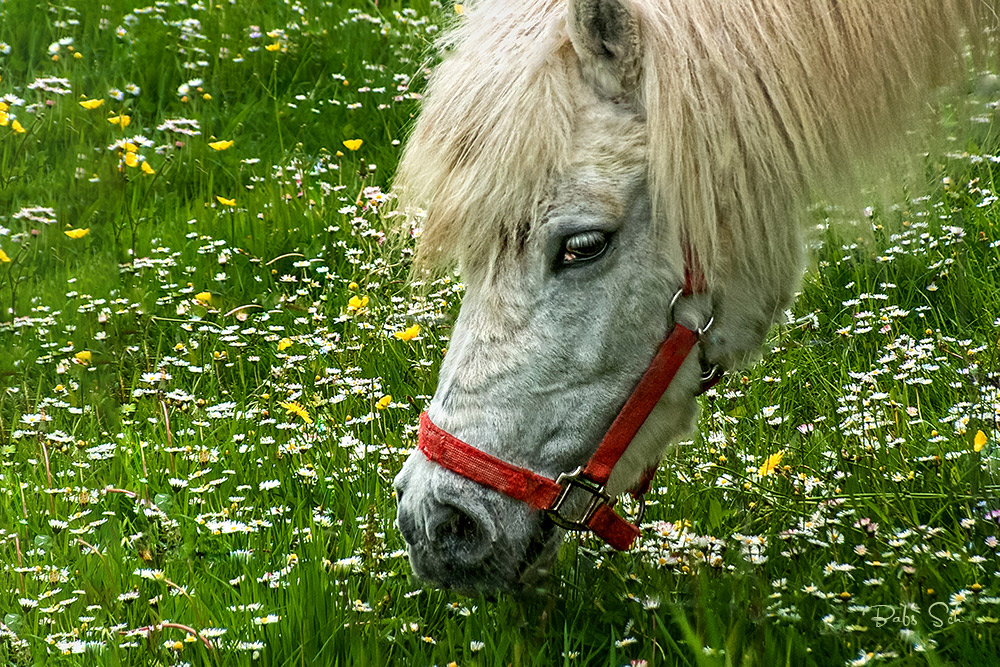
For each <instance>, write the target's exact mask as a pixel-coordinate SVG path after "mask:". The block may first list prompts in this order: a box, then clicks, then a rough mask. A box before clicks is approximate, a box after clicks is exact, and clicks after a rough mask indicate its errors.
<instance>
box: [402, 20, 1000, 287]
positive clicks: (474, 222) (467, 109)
mask: <svg viewBox="0 0 1000 667" xmlns="http://www.w3.org/2000/svg"><path fill="white" fill-rule="evenodd" d="M619 1H621V2H625V3H626V4H628V5H629V7H630V11H632V12H633V13H634V15H635V17H636V20H637V25H638V26H639V30H640V39H639V44H640V48H641V50H642V53H640V54H638V56H639V61H640V62H641V64H642V68H641V69H642V71H641V75H640V76H641V81H640V86H639V90H638V91H636V92H637V95H636V98H637V106H638V109H637V113H639V114H640V115H641V116H643V117H644V119H645V122H646V124H647V131H648V141H649V145H648V160H649V164H648V181H649V186H650V190H651V197H652V201H653V212H654V214H653V220H652V224H653V225H655V226H656V227H657V231H658V232H662V233H660V234H658V238H662V239H664V242H670V243H676V242H678V241H680V242H682V243H683V245H684V248H685V252H686V254H687V256H688V257H690V258H693V259H692V261H694V262H697V263H698V265H699V268H700V270H701V271H702V272H703V273H704V275H705V276H706V279H708V281H709V283H710V284H711V283H712V282H713V281H715V280H716V279H718V278H720V277H721V276H723V275H724V274H725V273H727V272H729V271H731V270H732V267H734V266H739V267H743V268H744V269H752V270H760V269H763V270H766V266H761V264H762V263H764V264H766V263H772V264H773V263H779V262H785V261H794V260H793V255H795V254H796V253H797V252H798V251H799V250H798V247H797V245H798V241H797V239H798V236H797V234H792V233H786V232H785V231H783V230H788V229H790V228H792V227H797V226H799V225H800V224H801V206H802V205H803V204H804V203H805V202H806V201H807V200H808V199H809V198H811V197H814V196H816V195H817V194H818V193H824V192H825V191H826V189H827V187H828V186H829V184H830V183H831V182H832V181H836V180H843V179H844V178H845V177H851V176H854V177H857V175H858V174H862V173H871V171H878V168H879V166H880V165H881V164H884V162H883V161H884V160H885V159H886V157H887V156H888V155H890V154H891V149H894V148H899V147H900V144H901V142H899V141H890V140H889V139H888V138H892V137H895V138H905V137H907V136H908V135H907V133H906V131H905V130H906V128H909V127H913V126H914V121H915V120H917V117H918V116H920V115H922V114H923V115H926V113H925V112H926V111H927V109H928V106H927V102H928V99H929V94H930V93H931V92H933V91H934V89H935V88H937V87H938V86H940V85H942V84H947V83H950V82H955V81H960V80H963V78H964V76H965V73H966V72H967V71H968V62H967V58H966V56H968V55H969V54H977V53H981V52H983V51H984V43H985V37H983V34H984V26H985V24H986V23H987V22H988V21H990V19H989V18H987V17H990V16H995V13H994V12H995V6H994V3H993V2H992V0H905V2H883V1H880V0H840V1H834V0H826V1H815V2H804V1H803V0H726V1H725V2H719V1H718V0H670V1H667V2H665V1H663V0H619ZM466 6H467V7H469V5H466ZM566 13H567V2H566V0H524V1H523V2H517V3H508V2H489V1H487V0H482V1H481V2H479V3H478V4H476V5H473V6H472V7H471V8H469V9H468V10H467V14H466V15H465V16H464V17H462V18H461V20H460V21H459V22H458V25H457V26H456V27H455V28H454V29H453V30H451V31H449V33H448V34H447V35H446V36H445V38H444V40H443V46H444V47H445V50H446V51H447V53H446V54H445V58H444V60H443V62H442V63H441V64H440V65H439V66H438V67H437V68H436V70H435V71H434V72H433V74H432V75H431V78H430V81H429V84H428V89H427V93H426V97H425V101H424V106H423V109H422V112H421V116H420V118H419V120H418V122H417V123H416V125H415V127H414V131H413V134H412V136H411V137H410V139H409V142H408V144H407V147H406V150H405V151H404V155H403V158H402V161H401V163H400V169H399V172H398V174H397V177H396V180H395V187H396V190H397V193H398V194H399V198H400V205H401V207H402V208H403V209H404V210H406V211H407V212H408V214H410V216H411V218H412V219H414V220H415V224H416V225H418V226H420V227H422V230H421V235H420V239H419V244H418V262H422V263H423V264H424V265H449V264H451V263H455V262H458V263H470V262H474V261H477V260H483V261H488V260H489V258H493V257H496V255H497V253H498V252H499V249H501V248H503V247H505V246H507V245H509V244H510V243H511V242H512V241H514V240H516V239H518V238H519V237H523V236H524V235H526V234H527V233H528V231H529V230H530V229H531V227H532V225H533V224H534V223H535V222H536V221H537V219H538V216H539V215H540V214H541V210H540V206H541V205H542V204H543V203H544V201H545V198H546V194H547V190H548V189H549V188H550V187H551V183H552V181H553V178H554V176H556V175H558V174H559V173H561V172H562V170H564V169H566V168H567V166H568V161H569V158H570V154H571V148H572V136H573V131H574V114H575V108H574V105H575V100H577V99H578V95H577V93H578V92H579V90H578V89H579V87H580V86H584V85H587V84H586V83H585V80H586V78H585V77H583V76H581V75H580V74H581V73H580V71H579V69H580V64H579V61H578V60H577V58H576V55H575V53H574V51H573V48H572V46H571V44H570V42H569V39H568V37H567V34H566ZM969 47H972V48H971V50H969ZM904 143H905V142H904ZM866 167H867V168H868V169H869V170H870V171H869V172H864V171H863V170H864V168H866Z"/></svg>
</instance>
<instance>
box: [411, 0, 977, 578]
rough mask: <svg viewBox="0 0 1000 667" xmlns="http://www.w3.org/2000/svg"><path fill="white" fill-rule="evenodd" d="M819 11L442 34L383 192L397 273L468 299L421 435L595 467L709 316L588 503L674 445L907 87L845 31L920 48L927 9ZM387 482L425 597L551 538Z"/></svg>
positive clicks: (521, 567)
mask: <svg viewBox="0 0 1000 667" xmlns="http://www.w3.org/2000/svg"><path fill="white" fill-rule="evenodd" d="M955 1H956V2H959V0H955ZM816 4H818V5H823V7H814V6H813V5H816ZM826 4H827V3H801V2H800V1H799V0H769V1H768V2H764V3H760V2H743V1H742V0H733V2H723V3H720V2H716V1H714V0H712V1H708V0H675V1H674V2H667V3H664V2H652V1H650V2H646V1H644V0H570V1H569V2H566V0H525V1H524V2H518V3H506V2H494V3H486V2H484V3H482V4H480V5H477V6H474V7H473V8H472V9H471V11H468V12H467V13H466V14H465V15H464V16H463V17H462V18H461V19H460V25H459V26H458V27H457V28H456V29H454V30H453V31H451V32H450V33H449V34H448V36H447V37H446V44H445V46H446V47H447V50H448V54H447V56H446V58H445V60H444V62H443V63H442V64H441V65H440V66H439V67H438V68H437V69H436V71H435V72H434V74H433V75H432V77H431V80H430V82H429V86H428V91H427V95H426V98H425V103H424V109H423V111H422V113H421V116H420V118H419V120H418V122H417V124H416V126H415V129H414V132H413V135H412V137H411V139H410V141H409V143H408V145H407V148H406V151H405V153H404V156H403V160H402V162H401V166H400V171H399V173H398V175H397V179H396V189H397V192H398V193H399V195H400V200H401V202H402V205H403V206H407V205H409V206H411V207H412V208H418V207H419V208H421V209H423V211H424V215H423V217H422V218H419V222H418V224H420V225H422V232H421V235H420V240H419V248H418V261H420V262H422V263H423V264H424V265H427V264H433V265H438V266H452V265H456V264H457V266H458V267H459V270H460V271H461V274H462V278H463V281H464V283H465V285H466V293H465V297H464V299H463V303H462V308H461V311H460V314H459V316H458V318H457V320H456V322H455V325H454V330H453V333H452V337H451V341H450V344H449V348H448V351H447V354H446V356H445V360H444V363H443V365H442V367H441V371H440V378H439V384H438V388H437V391H436V393H435V394H434V397H433V400H432V401H431V403H430V405H429V407H428V409H427V411H428V415H429V417H430V419H431V420H432V421H433V423H434V424H436V425H437V426H438V427H440V428H441V429H443V430H444V431H447V432H448V433H450V434H453V435H454V436H456V437H457V438H459V439H461V440H462V441H464V442H466V443H470V444H472V445H474V446H475V447H476V448H478V449H480V450H481V451H483V452H485V453H487V454H490V455H492V456H494V457H497V458H499V459H502V460H503V461H506V462H509V463H510V464H513V465H516V466H520V467H523V468H527V469H529V470H531V471H534V472H536V473H538V474H539V475H542V476H544V477H548V478H553V479H554V478H556V477H558V476H559V475H560V474H561V473H566V472H569V471H572V470H574V469H576V468H578V467H579V466H581V465H582V464H584V463H585V462H586V461H587V460H588V458H589V457H590V456H591V455H592V454H593V453H594V451H595V449H596V448H597V446H598V443H599V442H600V441H601V438H602V436H603V435H604V434H605V432H606V431H607V430H608V428H609V426H610V425H611V423H612V421H613V420H614V419H615V416H616V415H617V414H618V412H619V410H620V409H621V407H622V405H623V404H624V403H625V401H626V399H627V398H628V397H629V395H630V394H631V393H632V391H633V389H634V388H635V386H636V384H637V382H638V381H639V378H640V377H641V376H642V374H643V372H644V371H645V369H646V368H647V366H648V365H649V364H650V361H651V359H652V358H653V357H654V355H655V354H656V351H657V348H658V346H659V345H660V343H661V342H662V341H663V340H664V338H665V336H666V335H667V333H668V331H669V330H670V328H671V326H672V325H673V324H674V323H675V322H680V323H682V324H684V325H685V326H686V327H688V328H691V329H695V328H698V327H701V326H703V325H705V324H706V323H707V322H708V321H709V320H710V319H712V318H714V324H713V326H712V327H711V329H710V330H709V331H708V332H707V333H706V334H705V335H704V336H702V337H701V339H700V340H699V343H698V344H697V346H696V348H695V350H694V351H693V353H692V354H691V355H689V357H688V358H687V360H686V361H685V362H684V364H683V365H682V366H681V367H680V369H679V371H678V373H677V375H676V378H675V380H674V381H673V382H672V383H671V384H670V387H669V388H668V389H667V391H666V393H665V394H664V395H663V397H662V399H661V400H660V401H659V403H658V404H657V405H656V407H655V409H654V410H653V412H652V413H651V415H650V416H649V418H648V419H647V420H646V421H645V423H644V424H643V426H642V428H641V429H640V430H639V432H638V434H637V435H636V437H635V439H634V440H633V442H632V444H631V446H630V447H629V448H628V450H627V451H626V453H625V455H624V456H623V457H622V458H621V459H620V460H619V462H618V463H617V465H616V466H615V467H614V469H613V472H612V473H611V476H610V479H609V481H608V484H607V491H608V492H609V493H610V494H612V495H616V494H620V493H622V492H624V491H626V490H627V489H629V488H631V487H632V486H633V485H635V484H636V482H637V481H638V479H639V477H640V476H641V475H642V473H643V472H644V471H646V470H647V469H648V468H650V467H651V466H653V465H655V463H656V462H657V461H658V460H659V459H660V457H661V456H662V455H663V453H664V451H665V449H666V447H667V445H668V443H670V442H671V441H673V440H676V439H677V437H678V436H680V435H682V434H683V433H685V432H686V431H688V430H690V429H691V428H692V426H693V424H694V421H695V419H696V416H697V402H696V398H695V396H696V393H697V391H698V389H699V386H700V376H701V364H700V363H699V361H701V362H703V363H709V364H718V365H720V366H723V367H727V368H732V367H734V366H736V365H739V364H741V363H744V362H745V361H746V360H748V359H750V358H752V357H753V356H754V355H756V354H757V353H758V351H759V350H760V348H761V345H762V343H763V340H764V337H765V335H766V333H767V331H768V329H769V327H770V326H771V324H772V323H773V322H774V321H775V320H776V319H777V318H778V316H779V315H780V314H781V313H782V312H783V310H784V308H785V307H786V306H787V305H788V303H789V302H790V300H791V297H792V294H793V292H794V290H795V287H796V285H797V284H798V280H799V277H800V275H801V265H802V262H801V256H800V255H801V251H800V248H801V242H800V239H799V233H798V231H797V225H796V224H795V212H796V210H797V207H798V206H799V205H800V204H801V202H802V200H803V197H804V195H805V194H806V192H807V190H808V189H809V187H811V185H812V184H814V183H815V181H816V178H815V177H816V175H817V174H819V173H822V172H823V171H824V170H831V169H832V167H834V166H835V165H836V166H837V167H838V168H839V167H840V166H841V165H840V163H838V160H839V159H840V158H842V157H843V156H844V155H845V154H846V152H847V151H849V150H854V149H855V147H857V146H874V145H876V142H875V141H874V139H875V138H876V137H878V136H881V135H882V134H885V133H886V132H885V130H886V128H887V127H888V126H889V125H891V124H893V123H896V122H898V119H899V117H900V114H899V113H898V112H894V113H888V111H889V110H893V109H896V107H895V106H894V105H895V103H896V102H898V101H899V100H901V99H903V98H904V97H905V96H906V93H907V91H908V90H909V88H908V86H910V85H912V84H913V82H915V81H919V80H922V79H921V78H920V77H921V76H923V74H924V73H923V72H917V71H911V70H910V69H909V68H907V67H906V66H905V65H904V63H905V62H906V58H907V57H908V56H910V55H911V54H910V53H909V52H906V53H897V51H898V49H897V51H894V50H893V49H892V48H888V49H885V50H884V51H885V52H883V51H880V50H879V49H878V48H877V46H878V45H874V44H870V43H868V42H866V41H864V40H865V35H871V33H872V31H871V30H862V29H857V26H856V25H854V24H855V23H857V22H862V21H871V22H875V23H877V24H878V25H880V27H882V28H884V29H885V30H886V31H887V32H888V39H889V40H890V41H892V40H893V39H896V38H898V39H896V41H897V42H898V44H896V46H898V47H899V48H900V49H911V50H912V49H917V50H919V49H921V48H924V47H925V43H924V42H922V41H921V40H918V39H914V31H917V32H919V31H920V29H921V28H920V26H925V27H926V30H927V32H928V33H929V34H935V35H939V34H941V30H942V28H941V24H940V20H941V18H940V17H939V16H938V15H937V14H936V13H935V12H934V11H932V8H931V7H930V4H933V3H923V2H918V3H902V4H900V3H882V4H879V3H857V4H856V7H855V5H851V6H850V8H843V7H842V5H841V4H839V3H829V5H830V6H829V7H827V6H826ZM925 4H926V5H927V6H926V7H925ZM876 5H878V6H877V7H876ZM889 5H892V7H889ZM765 6H766V7H765ZM762 7H764V9H765V10H768V9H769V10H771V11H772V13H773V15H769V14H767V12H766V11H763V10H762ZM852 12H853V14H852ZM880 12H881V13H883V14H885V16H880V15H878V14H879V13H880ZM892 12H895V14H892ZM838 14H839V16H838ZM918 14H919V16H918ZM925 14H926V16H925ZM925 24H926V25H925ZM955 32H956V33H957V32H959V31H958V30H957V29H956V30H955ZM858 40H861V41H858ZM869 41H871V40H870V38H869ZM893 43H894V44H895V42H893ZM917 60H919V62H920V63H923V64H925V65H926V64H928V63H930V62H931V61H932V59H931V58H929V57H928V55H927V54H926V53H920V54H919V58H914V61H917ZM945 61H946V59H945V58H943V57H942V59H941V62H945ZM841 69H843V71H849V72H855V71H858V72H861V71H862V70H864V71H869V70H871V71H872V72H873V74H872V76H869V77H865V76H863V75H862V76H857V77H854V78H852V77H844V76H841V74H842V71H841ZM887 72H888V73H890V76H888V77H887V76H886V73H887ZM928 76H929V75H928ZM924 78H928V77H927V76H924ZM897 79H898V80H899V81H901V82H902V83H901V84H900V85H899V87H898V88H894V87H893V84H892V83H891V81H895V80H897ZM838 104H839V105H840V106H837V105H838ZM882 110H885V111H886V113H885V114H882V115H880V113H879V112H880V111H882ZM897 111H898V110H897ZM883 116H884V118H883ZM841 171H842V170H841ZM692 275H694V276H696V278H697V282H698V288H699V289H698V290H697V291H696V293H695V294H691V295H689V296H685V297H683V298H681V299H680V300H679V302H677V303H674V301H673V300H674V296H675V295H676V294H677V292H678V290H679V288H681V287H682V286H683V285H684V284H685V282H686V280H690V276H692ZM686 277H687V278H686ZM395 488H396V494H397V502H398V514H397V525H398V527H399V529H400V531H401V532H402V535H403V537H404V538H405V540H406V542H407V544H408V547H409V555H410V562H411V565H412V567H413V569H414V571H415V572H416V573H417V575H419V576H420V577H422V578H425V579H427V580H429V581H431V582H433V583H436V584H438V585H442V586H447V587H453V588H458V589H464V590H496V589H505V588H516V587H519V586H521V585H523V584H526V583H530V582H532V581H534V580H535V579H537V578H538V577H539V576H540V575H541V574H543V573H544V572H545V571H546V569H547V568H548V567H549V565H550V563H551V562H552V559H553V557H554V555H555V553H556V551H557V549H558V547H559V545H560V543H561V541H562V538H563V531H562V530H561V529H560V528H559V527H557V526H556V525H555V524H554V523H553V522H552V521H549V520H547V518H546V515H545V514H544V513H543V512H539V511H537V510H535V509H532V508H531V507H529V506H528V505H526V504H525V503H522V502H519V501H517V500H514V499H512V498H509V497H507V496H505V495H502V494H500V493H498V492H497V491H494V490H492V489H490V488H487V487H485V486H481V485H479V484H477V483H475V482H473V481H470V480H469V479H466V478H465V477H462V476H460V475H457V474H455V473H454V472H452V471H451V470H449V469H446V468H443V467H441V466H440V465H438V464H437V463H434V462H432V461H430V460H428V458H427V457H426V456H425V455H424V454H423V453H422V452H420V451H415V452H414V453H413V454H412V455H411V457H410V458H409V459H408V460H407V461H406V463H405V464H404V466H403V469H402V471H401V472H400V473H399V475H398V476H397V478H396V481H395Z"/></svg>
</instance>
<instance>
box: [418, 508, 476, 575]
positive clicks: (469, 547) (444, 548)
mask: <svg viewBox="0 0 1000 667" xmlns="http://www.w3.org/2000/svg"><path fill="white" fill-rule="evenodd" d="M435 519H436V521H433V522H432V525H431V526H430V530H428V537H429V538H430V539H431V542H433V543H434V546H435V548H436V549H437V550H438V551H439V552H440V553H442V554H444V555H450V556H453V557H460V558H461V559H463V560H465V561H466V562H468V561H469V560H474V561H475V560H481V559H483V558H484V557H485V556H486V555H487V553H488V551H489V549H490V547H491V540H490V539H489V533H488V531H486V530H484V528H483V525H482V524H481V523H480V522H479V521H478V520H477V519H476V518H475V517H473V516H472V515H470V514H468V513H466V512H465V511H463V510H461V509H459V508H458V507H455V506H453V505H445V506H443V507H442V508H441V509H440V511H439V514H438V516H437V517H435Z"/></svg>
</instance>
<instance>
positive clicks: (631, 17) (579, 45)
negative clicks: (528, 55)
mask: <svg viewBox="0 0 1000 667" xmlns="http://www.w3.org/2000/svg"><path fill="white" fill-rule="evenodd" d="M567 28H568V29H569V39H570V42H572V44H573V49H574V50H575V51H576V54H577V56H578V57H579V58H580V67H581V69H582V70H583V75H584V78H585V79H586V80H587V81H588V82H589V83H590V84H591V85H592V86H594V88H595V89H596V90H597V92H598V93H599V94H602V95H605V96H607V97H617V96H620V95H622V94H625V93H628V92H631V91H632V90H633V89H634V88H635V86H636V84H638V81H639V56H640V44H639V27H638V23H637V21H636V19H635V14H634V13H633V11H632V3H631V0H569V19H568V21H567Z"/></svg>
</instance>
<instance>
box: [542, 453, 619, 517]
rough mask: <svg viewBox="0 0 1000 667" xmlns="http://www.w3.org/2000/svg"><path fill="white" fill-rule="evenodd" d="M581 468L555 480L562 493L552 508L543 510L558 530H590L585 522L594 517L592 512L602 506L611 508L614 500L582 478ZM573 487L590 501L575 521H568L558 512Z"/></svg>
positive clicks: (602, 489)
mask: <svg viewBox="0 0 1000 667" xmlns="http://www.w3.org/2000/svg"><path fill="white" fill-rule="evenodd" d="M582 473H583V466H580V467H579V468H577V469H576V470H574V471H572V472H564V473H562V474H561V475H559V477H557V478H556V484H558V485H559V486H561V487H562V491H561V492H560V493H559V496H558V497H557V498H556V500H555V502H554V503H552V507H550V508H548V509H547V510H545V511H546V512H547V513H548V515H549V518H550V519H552V523H554V524H556V525H557V526H559V527H560V528H563V529H565V530H590V526H588V525H587V522H588V521H590V519H591V517H593V516H594V512H596V511H597V508H599V507H600V506H601V505H602V504H606V505H608V506H613V505H614V504H615V503H614V500H613V499H612V498H611V496H609V495H608V494H607V493H606V492H605V491H604V486H603V485H601V484H597V483H596V482H594V481H592V480H590V479H587V478H586V477H583V476H582ZM574 487H576V488H578V489H582V490H584V491H586V492H587V493H589V494H590V495H591V498H590V500H589V501H588V502H587V506H586V507H585V508H584V510H583V512H582V513H581V514H580V516H578V517H577V518H575V519H569V518H566V517H564V516H562V515H561V514H560V513H559V512H560V511H561V510H562V506H563V503H564V502H566V498H568V497H569V492H570V490H571V489H573V488H574Z"/></svg>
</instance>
